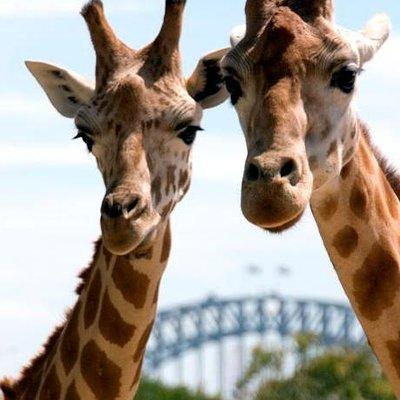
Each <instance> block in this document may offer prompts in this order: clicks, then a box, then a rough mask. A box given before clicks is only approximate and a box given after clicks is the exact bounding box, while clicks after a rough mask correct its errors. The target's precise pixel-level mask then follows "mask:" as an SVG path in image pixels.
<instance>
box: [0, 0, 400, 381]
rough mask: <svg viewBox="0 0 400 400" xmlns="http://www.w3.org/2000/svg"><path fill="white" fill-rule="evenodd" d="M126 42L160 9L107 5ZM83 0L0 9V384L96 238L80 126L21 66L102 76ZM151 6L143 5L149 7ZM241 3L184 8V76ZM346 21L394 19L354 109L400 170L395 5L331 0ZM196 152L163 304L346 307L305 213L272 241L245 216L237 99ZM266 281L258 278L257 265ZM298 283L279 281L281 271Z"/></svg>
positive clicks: (238, 13)
mask: <svg viewBox="0 0 400 400" xmlns="http://www.w3.org/2000/svg"><path fill="white" fill-rule="evenodd" d="M104 2H105V5H106V8H107V11H108V15H109V17H110V20H111V22H112V24H113V26H114V27H115V28H116V30H117V32H118V34H119V35H120V37H121V38H123V39H124V40H125V41H127V42H128V43H129V44H130V45H132V46H134V47H140V46H141V45H143V44H145V43H147V42H149V41H150V40H152V39H153V37H154V36H155V34H156V33H157V32H158V29H159V26H160V22H161V18H162V13H163V1H160V0H146V2H143V1H139V0H118V1H117V0H105V1H104ZM82 3H83V2H81V1H79V0H76V1H75V0H64V1H63V2H55V1H54V0H18V1H15V0H0V47H1V49H2V58H1V62H0V76H2V77H3V78H2V84H1V86H0V120H1V126H2V130H1V133H0V182H1V184H2V185H1V187H2V195H1V197H0V221H1V225H0V226H1V228H0V243H1V247H0V248H1V250H2V261H1V264H0V282H2V285H1V287H0V326H1V329H0V376H1V375H3V374H5V373H7V374H12V373H15V372H16V371H17V370H18V369H19V367H20V366H21V365H22V364H23V363H24V362H25V361H26V360H27V359H28V358H29V357H30V356H31V355H32V354H33V353H34V352H35V351H36V350H37V349H38V348H39V346H40V344H41V343H42V342H43V341H44V339H45V337H46V336H47V335H48V333H49V331H50V330H51V329H52V328H51V327H52V326H53V325H54V324H56V323H57V322H59V321H60V320H61V319H62V316H63V311H64V309H65V308H66V307H67V306H68V305H70V304H72V303H73V301H74V295H73V289H74V287H75V285H76V275H77V273H78V271H79V270H80V269H81V268H82V267H84V266H85V265H86V264H87V263H88V261H89V260H90V257H91V253H92V245H91V243H92V242H93V240H95V239H96V238H97V236H98V235H99V232H100V230H99V224H98V219H99V204H100V201H101V198H102V196H103V186H102V182H101V178H100V174H99V173H98V172H97V170H96V167H95V165H94V162H93V160H91V157H90V156H88V155H87V154H86V151H85V149H84V146H82V144H81V143H78V142H72V141H71V140H70V139H71V137H72V136H73V134H74V130H73V124H72V122H71V121H69V120H65V119H63V118H62V117H61V116H59V115H58V114H57V113H56V112H55V111H54V110H53V109H52V107H51V105H50V103H49V102H48V101H47V99H46V98H45V96H44V94H43V93H42V92H41V90H40V89H39V87H38V85H37V84H36V82H34V80H33V79H32V77H31V76H30V75H29V74H28V72H27V70H26V69H25V67H24V65H23V61H24V60H25V59H33V60H42V61H50V62H54V63H57V64H60V65H63V66H66V67H69V68H71V69H73V70H75V71H77V72H79V73H80V74H83V75H87V76H88V77H92V76H93V69H94V56H93V51H92V47H91V44H90V40H89V37H88V34H87V30H86V27H85V24H84V23H83V20H82V18H81V17H80V16H79V13H78V12H79V8H80V6H81V5H82ZM143 3H145V4H146V5H145V6H143ZM243 7H244V0H234V1H232V0H218V1H215V0H214V1H211V0H203V1H196V0H188V6H187V13H186V22H185V30H184V35H183V42H182V52H183V57H184V60H185V70H186V72H187V73H188V74H189V73H190V72H191V70H192V69H193V68H194V66H195V65H196V63H197V60H198V59H199V57H200V56H201V55H202V54H205V53H207V52H210V51H212V50H214V49H217V48H221V47H225V46H226V45H227V44H228V38H229V31H230V29H231V28H232V27H233V26H234V25H236V24H239V23H242V22H243V20H244V14H243ZM336 8H337V21H338V23H340V24H341V25H344V26H346V27H348V28H360V27H361V26H362V25H363V23H364V22H366V20H367V19H368V18H369V17H371V16H372V15H373V14H374V13H375V12H380V11H386V12H387V13H388V14H390V16H391V17H392V21H393V26H394V31H393V34H392V38H391V39H390V41H389V42H388V43H387V45H386V46H385V47H384V49H382V51H381V53H380V54H378V55H377V57H376V59H375V60H374V61H373V62H372V63H371V64H370V65H368V66H367V67H366V72H365V73H364V75H363V76H362V78H361V83H360V91H359V97H360V99H359V102H358V104H359V109H360V113H361V115H362V116H364V117H365V118H364V119H366V121H367V122H368V124H369V125H370V126H371V130H372V133H373V137H374V140H375V141H376V142H377V143H378V144H379V145H380V147H381V148H382V150H383V151H384V153H386V154H387V155H388V156H389V158H390V159H391V160H392V161H393V162H394V163H397V164H398V165H400V159H399V152H400V113H399V112H398V104H399V100H400V74H399V72H400V4H399V2H398V0H379V1H378V0H375V1H371V0H353V1H352V2H349V1H345V0H338V1H336ZM203 126H204V128H205V129H206V131H205V132H204V133H202V134H201V136H200V137H199V140H198V141H197V143H196V146H195V156H194V177H193V186H192V189H191V192H190V194H189V195H188V196H187V198H186V199H185V200H184V202H183V203H182V204H181V205H180V206H179V207H178V208H177V209H176V212H175V214H174V217H173V236H174V244H173V253H172V257H171V260H170V264H169V267H168V270H167V273H166V276H165V280H164V283H163V287H162V294H161V306H162V307H165V306H169V305H173V304H179V303H181V302H191V301H195V300H199V299H202V298H204V297H205V296H208V295H210V294H214V295H219V296H231V295H241V294H248V293H259V292H261V291H263V292H267V291H275V292H280V293H283V294H288V295H293V296H307V297H323V298H331V299H335V300H343V299H344V295H343V291H342V289H341V287H340V285H339V283H338V280H337V278H336V275H335V274H334V271H333V268H332V266H331V264H330V262H329V260H328V258H327V256H326V254H325V250H324V248H323V246H322V243H321V240H320V238H319V236H318V234H317V230H316V228H315V225H314V223H313V221H312V219H311V217H310V216H307V217H306V218H305V219H304V220H303V221H301V222H300V224H299V225H298V226H297V227H296V228H295V229H293V230H292V231H290V232H288V233H285V234H284V235H280V236H271V235H267V234H265V233H264V232H261V231H260V230H258V229H257V228H254V227H252V226H251V225H249V224H248V223H247V222H246V221H245V220H244V218H243V217H242V215H241V212H240V206H239V199H240V181H241V175H242V168H243V162H244V158H245V147H244V140H243V138H242V135H241V132H240V127H239V124H238V122H237V118H236V115H235V112H234V110H233V109H232V107H231V106H229V104H225V105H223V106H221V107H219V108H218V109H215V110H211V111H208V112H207V113H206V115H205V118H204V121H203ZM254 264H255V265H258V266H260V268H261V272H260V273H259V274H258V275H256V276H250V275H249V274H248V273H247V272H246V271H247V268H246V267H247V266H248V265H254ZM282 265H285V266H289V267H290V268H291V273H290V275H287V276H280V275H279V274H278V272H277V271H278V267H279V266H282Z"/></svg>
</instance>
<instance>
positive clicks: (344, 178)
mask: <svg viewBox="0 0 400 400" xmlns="http://www.w3.org/2000/svg"><path fill="white" fill-rule="evenodd" d="M360 129H362V128H360ZM360 133H361V132H360ZM360 137H361V139H360V143H359V145H358V149H357V151H356V154H355V156H354V158H353V159H352V161H351V162H350V163H349V164H348V165H346V166H345V167H344V168H343V170H342V173H341V176H340V177H338V178H337V179H336V180H335V181H334V182H332V183H331V184H329V185H326V186H327V187H323V188H322V189H320V190H318V191H315V193H314V194H313V198H312V201H311V206H312V210H313V214H314V217H315V219H316V222H317V224H318V227H319V230H320V234H321V236H322V239H323V241H324V244H325V247H326V249H327V251H328V253H329V256H330V258H331V260H332V263H333V265H334V267H335V269H336V272H337V274H338V276H339V279H340V281H341V283H342V285H343V288H344V290H345V292H346V294H347V296H348V298H349V300H350V302H351V304H352V306H353V308H354V310H355V312H356V314H357V316H358V318H359V320H360V322H361V324H362V326H363V328H364V331H365V333H366V335H367V337H368V340H369V343H370V345H371V347H372V348H373V350H374V352H375V354H376V355H377V357H378V359H379V361H380V363H381V365H382V367H383V370H384V372H385V373H386V375H387V376H388V378H389V380H390V382H391V384H392V387H393V389H394V391H395V393H396V395H397V396H400V267H399V265H400V218H399V217H400V202H399V199H398V197H397V196H396V194H395V192H394V190H393V188H392V186H391V185H390V183H389V181H388V178H387V176H386V175H385V173H384V171H383V169H382V168H381V166H380V163H379V161H378V159H377V157H376V156H375V154H374V151H373V150H372V148H371V145H370V144H369V142H368V140H367V138H366V136H365V135H364V134H361V135H360Z"/></svg>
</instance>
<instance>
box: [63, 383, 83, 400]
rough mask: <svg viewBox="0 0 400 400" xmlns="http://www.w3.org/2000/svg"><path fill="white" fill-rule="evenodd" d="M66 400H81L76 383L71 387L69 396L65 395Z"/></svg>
mask: <svg viewBox="0 0 400 400" xmlns="http://www.w3.org/2000/svg"><path fill="white" fill-rule="evenodd" d="M65 400H81V398H80V396H79V394H78V390H77V388H76V385H75V381H73V382H72V383H71V384H70V385H69V387H68V390H67V394H66V395H65Z"/></svg>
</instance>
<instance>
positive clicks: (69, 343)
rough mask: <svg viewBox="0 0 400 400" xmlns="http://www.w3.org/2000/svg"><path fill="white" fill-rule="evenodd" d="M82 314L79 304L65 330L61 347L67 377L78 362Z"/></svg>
mask: <svg viewBox="0 0 400 400" xmlns="http://www.w3.org/2000/svg"><path fill="white" fill-rule="evenodd" d="M80 312H81V305H80V303H77V305H76V306H75V309H74V311H73V312H72V315H71V318H70V319H69V322H68V325H67V327H66V328H65V331H64V334H63V338H62V342H61V346H60V355H61V362H62V364H63V367H64V371H65V374H66V375H67V376H68V374H69V373H70V372H71V370H72V368H73V367H74V365H75V364H76V362H77V361H78V356H79V315H80Z"/></svg>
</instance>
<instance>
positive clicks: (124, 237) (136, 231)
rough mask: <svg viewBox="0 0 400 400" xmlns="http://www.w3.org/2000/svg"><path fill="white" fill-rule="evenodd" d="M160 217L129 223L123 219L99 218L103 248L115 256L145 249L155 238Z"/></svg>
mask: <svg viewBox="0 0 400 400" xmlns="http://www.w3.org/2000/svg"><path fill="white" fill-rule="evenodd" d="M159 223H160V217H159V216H158V215H157V216H154V217H153V218H151V219H149V218H146V220H144V221H143V220H137V221H129V220H125V219H123V218H120V219H118V220H108V219H105V218H101V228H102V236H103V243H104V246H105V247H106V248H107V250H108V251H110V252H111V253H112V254H115V255H117V256H124V255H127V254H129V253H131V252H133V251H135V250H137V249H139V248H142V247H147V246H149V245H150V244H151V242H152V241H153V240H154V237H155V236H156V231H157V228H158V226H159Z"/></svg>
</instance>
